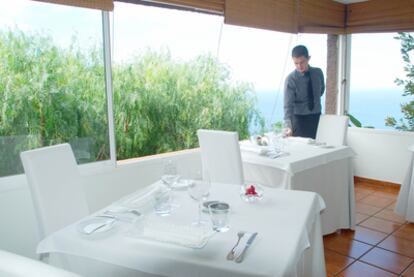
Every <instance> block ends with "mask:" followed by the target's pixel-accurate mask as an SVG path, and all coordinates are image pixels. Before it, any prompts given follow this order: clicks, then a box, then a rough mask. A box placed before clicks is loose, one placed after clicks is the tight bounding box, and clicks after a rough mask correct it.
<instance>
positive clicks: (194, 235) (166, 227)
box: [140, 220, 215, 248]
mask: <svg viewBox="0 0 414 277" xmlns="http://www.w3.org/2000/svg"><path fill="white" fill-rule="evenodd" d="M214 233H215V232H213V230H212V229H211V228H207V227H196V226H190V225H176V224H172V223H167V222H162V221H159V220H148V221H147V222H146V223H145V227H144V230H143V232H142V234H141V235H140V237H141V238H145V239H150V240H155V241H160V242H167V243H172V244H177V245H181V246H185V247H190V248H202V247H204V245H206V244H207V242H208V241H209V239H210V238H211V237H212V236H213V235H214Z"/></svg>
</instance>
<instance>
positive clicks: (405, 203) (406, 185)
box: [395, 146, 414, 222]
mask: <svg viewBox="0 0 414 277" xmlns="http://www.w3.org/2000/svg"><path fill="white" fill-rule="evenodd" d="M409 150H410V151H411V162H410V164H409V165H408V168H407V173H406V175H405V178H404V182H403V183H402V184H401V188H400V192H399V194H398V199H397V204H396V206H395V212H396V213H397V214H399V215H401V216H403V217H405V219H406V220H407V221H409V222H414V178H413V177H414V176H413V172H414V146H411V147H410V148H409Z"/></svg>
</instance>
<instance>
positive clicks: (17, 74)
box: [0, 30, 263, 176]
mask: <svg viewBox="0 0 414 277" xmlns="http://www.w3.org/2000/svg"><path fill="white" fill-rule="evenodd" d="M112 71H113V88H114V120H115V135H116V145H117V149H116V150H117V158H118V159H126V158H132V157H137V156H145V155H151V154H157V153H163V152H168V151H175V150H180V149H186V148H192V147H196V146H197V143H198V141H197V136H196V130H197V129H199V128H212V129H222V130H234V131H238V132H239V135H240V138H242V139H243V138H247V137H248V136H249V126H250V125H251V123H252V122H254V124H255V125H256V126H259V127H260V126H261V127H263V118H262V117H261V115H260V114H259V113H258V112H257V110H256V108H255V101H256V99H255V97H254V94H253V92H252V87H251V86H250V85H249V84H247V83H238V82H234V81H232V79H231V74H230V71H229V69H228V68H227V67H225V66H224V65H222V64H220V63H219V62H218V61H217V60H216V59H215V58H214V57H212V56H209V55H205V56H199V57H197V58H195V59H193V60H191V61H188V62H183V61H176V60H174V59H172V58H171V55H170V53H169V52H168V51H162V52H160V53H157V52H154V51H151V50H147V51H145V52H144V53H142V54H141V55H138V56H136V57H135V59H134V60H132V61H129V62H128V63H123V64H117V65H114V66H113V70H112ZM104 86H105V82H104V67H103V60H102V49H101V48H99V47H95V48H92V49H82V48H81V47H80V46H78V43H77V41H76V38H74V39H73V42H72V45H71V46H70V47H69V48H67V49H66V48H60V47H58V46H56V45H55V43H54V42H53V40H52V38H50V37H49V36H47V35H44V34H40V33H34V34H26V33H24V32H21V31H19V30H9V31H5V32H1V31H0V176H4V175H10V174H16V173H20V172H22V171H23V170H22V167H21V164H20V159H19V153H20V152H21V151H23V150H27V149H32V148H36V147H41V146H47V145H52V144H57V143H62V142H69V143H71V144H72V147H73V149H74V152H75V156H76V157H77V159H78V162H91V161H96V160H103V159H108V158H109V143H108V124H107V114H106V97H105V93H104V90H105V87H104Z"/></svg>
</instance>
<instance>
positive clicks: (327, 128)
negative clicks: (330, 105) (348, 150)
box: [316, 114, 349, 146]
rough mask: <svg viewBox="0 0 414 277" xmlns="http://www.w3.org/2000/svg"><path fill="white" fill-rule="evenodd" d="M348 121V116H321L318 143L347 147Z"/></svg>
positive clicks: (317, 135)
mask: <svg viewBox="0 0 414 277" xmlns="http://www.w3.org/2000/svg"><path fill="white" fill-rule="evenodd" d="M348 120H349V118H348V116H345V115H332V114H323V115H321V117H320V118H319V124H318V129H317V132H316V142H321V143H326V144H327V145H332V146H340V145H346V136H347V132H348Z"/></svg>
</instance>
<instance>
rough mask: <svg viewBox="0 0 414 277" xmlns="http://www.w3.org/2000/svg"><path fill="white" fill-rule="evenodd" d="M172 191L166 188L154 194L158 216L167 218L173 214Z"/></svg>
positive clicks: (155, 209)
mask: <svg viewBox="0 0 414 277" xmlns="http://www.w3.org/2000/svg"><path fill="white" fill-rule="evenodd" d="M171 209H172V203H171V189H170V188H167V187H164V188H160V189H159V190H158V191H157V192H156V193H155V194H154V211H155V213H156V214H157V215H160V216H167V215H169V214H170V213H171Z"/></svg>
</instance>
